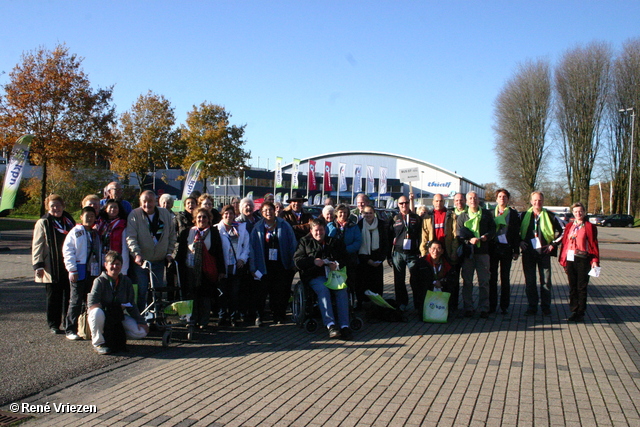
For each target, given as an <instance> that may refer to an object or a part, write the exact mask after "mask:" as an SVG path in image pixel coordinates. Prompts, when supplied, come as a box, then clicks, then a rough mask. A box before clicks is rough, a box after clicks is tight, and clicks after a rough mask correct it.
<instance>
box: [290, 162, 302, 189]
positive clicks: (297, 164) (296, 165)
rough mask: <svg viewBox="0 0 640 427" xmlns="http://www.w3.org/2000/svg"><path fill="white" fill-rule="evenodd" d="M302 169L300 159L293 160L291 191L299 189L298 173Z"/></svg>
mask: <svg viewBox="0 0 640 427" xmlns="http://www.w3.org/2000/svg"><path fill="white" fill-rule="evenodd" d="M299 169H300V159H293V163H292V166H291V190H297V189H298V172H299Z"/></svg>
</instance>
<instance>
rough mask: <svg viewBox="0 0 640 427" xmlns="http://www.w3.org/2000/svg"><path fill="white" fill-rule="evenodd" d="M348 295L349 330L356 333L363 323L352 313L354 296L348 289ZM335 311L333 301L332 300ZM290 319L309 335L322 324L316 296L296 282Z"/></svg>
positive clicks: (309, 287) (299, 282)
mask: <svg viewBox="0 0 640 427" xmlns="http://www.w3.org/2000/svg"><path fill="white" fill-rule="evenodd" d="M348 295H349V328H351V330H352V331H354V332H356V331H359V330H360V329H362V327H363V325H364V321H363V320H362V318H361V317H359V316H356V315H355V313H354V308H355V294H354V293H353V291H352V290H351V288H348ZM332 303H333V305H334V311H335V301H334V300H333V298H332ZM291 319H292V320H293V321H294V322H295V323H296V325H297V326H298V327H300V328H304V330H305V331H307V332H309V333H313V332H316V331H317V330H318V327H319V326H320V325H321V324H322V316H321V314H320V309H319V308H318V296H317V295H316V293H315V292H314V291H313V289H311V286H309V285H307V284H306V283H303V282H302V281H301V280H300V281H298V282H297V283H296V284H295V286H294V287H293V301H292V304H291Z"/></svg>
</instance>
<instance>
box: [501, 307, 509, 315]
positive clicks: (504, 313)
mask: <svg viewBox="0 0 640 427" xmlns="http://www.w3.org/2000/svg"><path fill="white" fill-rule="evenodd" d="M502 314H503V315H504V316H506V315H507V314H509V310H507V309H506V308H504V309H502Z"/></svg>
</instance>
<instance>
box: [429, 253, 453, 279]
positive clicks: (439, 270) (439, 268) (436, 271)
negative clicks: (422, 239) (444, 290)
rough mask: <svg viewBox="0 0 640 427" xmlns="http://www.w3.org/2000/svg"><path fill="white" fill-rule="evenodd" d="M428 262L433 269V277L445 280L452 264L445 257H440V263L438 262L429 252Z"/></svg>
mask: <svg viewBox="0 0 640 427" xmlns="http://www.w3.org/2000/svg"><path fill="white" fill-rule="evenodd" d="M426 259H427V262H428V263H429V265H430V266H431V268H432V269H433V277H434V279H435V280H443V279H444V278H445V277H447V274H449V270H451V265H449V263H448V262H447V261H446V260H445V259H444V258H443V257H440V263H438V264H436V262H435V260H434V259H433V258H431V255H430V254H427V257H426Z"/></svg>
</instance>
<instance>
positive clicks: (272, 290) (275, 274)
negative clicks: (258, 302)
mask: <svg viewBox="0 0 640 427" xmlns="http://www.w3.org/2000/svg"><path fill="white" fill-rule="evenodd" d="M294 275H295V271H288V270H285V269H284V267H283V266H282V263H281V262H279V261H276V262H273V263H272V262H269V263H267V274H266V275H264V276H263V277H262V280H261V281H262V282H264V285H265V286H266V288H267V291H268V292H269V307H270V308H271V315H272V317H273V320H276V321H277V320H284V319H285V317H286V315H287V305H288V304H289V297H291V282H292V281H293V276H294ZM263 307H264V305H263Z"/></svg>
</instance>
